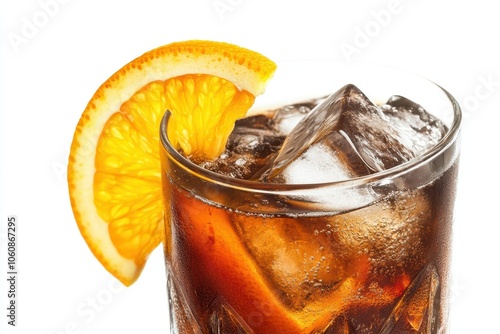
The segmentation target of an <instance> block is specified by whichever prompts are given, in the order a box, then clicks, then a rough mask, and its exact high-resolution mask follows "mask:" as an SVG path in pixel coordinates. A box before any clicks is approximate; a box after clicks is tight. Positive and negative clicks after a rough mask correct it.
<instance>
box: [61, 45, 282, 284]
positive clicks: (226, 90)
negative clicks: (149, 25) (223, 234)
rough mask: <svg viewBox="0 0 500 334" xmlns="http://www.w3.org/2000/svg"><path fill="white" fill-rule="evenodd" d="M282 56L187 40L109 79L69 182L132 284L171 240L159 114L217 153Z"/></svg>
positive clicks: (72, 159)
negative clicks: (165, 218)
mask: <svg viewBox="0 0 500 334" xmlns="http://www.w3.org/2000/svg"><path fill="white" fill-rule="evenodd" d="M275 69H276V65H275V64H274V63H273V62H272V61H270V60H269V59H267V58H266V57H264V56H262V55H261V54H259V53H256V52H254V51H251V50H247V49H244V48H241V47H238V46H235V45H231V44H227V43H221V42H211V41H185V42H178V43H172V44H169V45H166V46H162V47H159V48H157V49H154V50H152V51H150V52H147V53H145V54H144V55H142V56H140V57H138V58H136V59H135V60H133V61H132V62H130V63H128V64H127V65H125V66H124V67H123V68H121V69H120V70H119V71H117V72H116V73H115V74H113V75H112V76H111V77H110V78H109V79H108V80H106V81H105V82H104V83H103V84H102V85H101V86H100V87H99V89H98V90H97V91H96V92H95V94H94V96H93V97H92V99H91V100H90V102H89V103H88V105H87V107H86V109H85V110H84V112H83V114H82V116H81V118H80V121H79V122H78V125H77V127H76V130H75V133H74V138H73V142H72V145H71V151H70V156H69V164H68V187H69V194H70V200H71V205H72V208H73V213H74V216H75V219H76V222H77V224H78V227H79V229H80V232H81V234H82V236H83V238H84V239H85V241H86V242H87V244H88V246H89V248H90V249H91V251H92V252H93V254H94V255H95V256H96V257H97V259H98V260H99V261H100V262H101V263H102V265H103V266H104V267H105V268H106V269H107V270H108V271H109V272H111V273H112V274H113V275H114V276H115V277H117V278H118V279H119V280H120V281H121V282H122V283H123V284H125V285H130V284H132V283H133V282H134V281H135V280H136V279H137V278H138V276H139V275H140V273H141V271H142V269H143V267H144V265H145V263H146V260H147V257H148V255H149V254H150V253H151V252H152V250H153V249H155V248H156V247H157V246H158V245H159V243H160V242H161V240H162V235H163V224H162V199H161V181H160V162H159V152H158V146H159V133H158V132H159V122H160V119H161V117H162V115H163V114H164V112H165V111H166V110H170V111H171V112H172V118H171V120H170V121H169V129H168V134H169V138H170V139H171V140H172V142H173V143H174V144H175V145H176V147H177V148H178V149H179V150H180V151H183V152H184V153H185V154H187V155H190V156H192V157H194V158H196V159H212V158H214V157H216V156H217V155H218V154H220V153H221V152H222V150H223V149H224V146H225V143H226V140H227V137H228V136H229V133H230V132H231V130H232V128H233V126H234V121H235V120H236V119H237V118H239V117H241V116H243V115H244V114H245V113H246V112H247V110H248V109H249V108H250V106H251V105H252V104H253V102H254V98H255V96H258V95H260V94H262V93H263V92H264V89H265V87H266V83H267V81H268V80H269V79H270V78H271V76H272V74H273V73H274V71H275Z"/></svg>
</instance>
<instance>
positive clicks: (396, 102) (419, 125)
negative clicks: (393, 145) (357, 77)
mask: <svg viewBox="0 0 500 334" xmlns="http://www.w3.org/2000/svg"><path fill="white" fill-rule="evenodd" d="M381 109H382V112H383V113H384V114H385V115H386V116H387V117H388V118H389V122H390V123H391V124H392V125H393V126H394V127H395V128H396V129H397V130H398V132H399V139H400V141H401V142H402V143H403V144H404V145H405V146H406V147H408V148H410V150H411V151H412V152H413V155H414V156H419V155H422V154H423V153H425V152H426V151H427V150H429V149H430V148H432V147H434V146H436V144H437V143H438V142H439V141H440V140H441V138H443V136H444V135H445V133H446V131H447V129H446V127H445V126H444V124H443V123H442V122H441V121H440V120H438V119H437V118H435V117H434V116H432V115H431V114H429V113H427V112H426V111H425V109H424V108H423V107H422V106H421V105H419V104H417V103H415V102H413V101H411V100H409V99H407V98H405V97H402V96H398V95H394V96H391V97H390V98H389V100H388V101H387V102H386V104H384V105H383V106H382V107H381Z"/></svg>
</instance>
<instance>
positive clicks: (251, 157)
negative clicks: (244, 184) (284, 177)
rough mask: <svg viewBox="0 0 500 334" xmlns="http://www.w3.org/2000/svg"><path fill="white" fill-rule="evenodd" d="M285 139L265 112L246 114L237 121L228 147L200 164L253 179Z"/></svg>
mask: <svg viewBox="0 0 500 334" xmlns="http://www.w3.org/2000/svg"><path fill="white" fill-rule="evenodd" d="M284 139H285V136H283V135H281V134H280V133H279V132H278V131H277V130H276V129H275V123H274V122H273V120H272V119H271V118H269V117H267V116H265V115H255V116H250V117H246V118H243V119H241V120H238V121H237V122H236V124H235V128H234V130H233V132H232V133H231V135H230V136H229V139H228V143H227V145H226V150H225V151H224V152H223V153H222V154H221V155H220V156H219V157H218V158H217V159H215V160H213V161H206V162H203V163H202V164H201V166H202V167H203V168H206V169H208V170H211V171H214V172H217V173H219V174H223V175H226V176H230V177H234V178H239V179H250V178H251V176H252V175H254V174H255V173H257V172H258V171H259V170H260V169H262V167H263V166H264V165H265V164H267V163H268V160H269V159H270V158H271V157H272V156H273V154H275V153H276V152H277V151H278V150H279V148H280V147H281V145H282V144H283V141H284Z"/></svg>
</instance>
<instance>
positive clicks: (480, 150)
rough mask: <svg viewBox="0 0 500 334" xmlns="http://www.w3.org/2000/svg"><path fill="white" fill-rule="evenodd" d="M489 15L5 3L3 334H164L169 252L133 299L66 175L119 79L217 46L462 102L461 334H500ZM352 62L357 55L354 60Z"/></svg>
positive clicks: (447, 8)
mask: <svg viewBox="0 0 500 334" xmlns="http://www.w3.org/2000/svg"><path fill="white" fill-rule="evenodd" d="M47 4H51V5H47ZM492 4H493V2H492V1H487V0H476V1H467V2H466V1H463V2H459V1H450V0H446V1H440V2H438V1H431V0H419V1H416V0H415V1H410V0H399V1H397V0H371V1H332V0H329V1H314V0H312V1H304V0H301V1H286V2H285V1H274V2H273V1H269V0H175V1H170V0H140V1H137V0H134V1H127V2H125V1H106V2H105V1H97V0H85V1H83V0H64V1H63V0H40V1H37V0H23V1H5V0H3V1H1V4H0V16H1V17H0V25H1V30H0V43H1V45H0V52H1V53H0V64H1V65H0V66H1V69H0V78H1V86H0V136H1V138H0V145H1V150H0V152H1V158H0V161H1V165H0V166H1V167H0V170H1V180H0V181H1V183H0V187H1V201H0V205H1V211H0V219H1V220H2V225H1V227H2V229H1V230H0V231H1V234H0V237H1V238H0V240H1V243H2V244H1V248H0V254H1V256H0V268H1V269H2V274H1V275H0V282H1V286H0V289H1V290H0V310H1V311H0V322H1V326H2V329H1V330H0V331H1V332H2V333H5V332H6V331H5V329H7V333H30V334H35V333H40V334H56V333H57V334H60V333H66V334H69V333H96V334H97V333H121V332H123V333H134V332H136V333H137V332H141V333H167V332H168V311H167V296H166V289H165V274H164V264H163V260H162V254H161V249H157V251H155V252H154V253H153V254H152V256H151V257H150V260H149V262H148V264H147V266H146V268H145V270H144V272H143V274H142V276H141V278H140V279H139V281H138V282H137V283H136V284H134V285H133V286H132V287H130V288H123V287H121V286H120V285H119V284H117V283H116V281H115V280H114V279H113V278H112V277H111V276H110V275H109V274H108V273H107V272H106V271H105V270H104V269H102V268H101V266H100V264H99V263H98V262H97V261H96V260H95V259H94V257H93V256H92V255H91V253H90V251H89V250H88V249H87V246H86V244H85V243H84V241H83V239H82V238H81V236H80V234H79V232H78V229H77V227H76V224H75V222H74V219H73V215H72V212H71V209H70V205H69V200H68V195H67V185H66V181H65V178H66V175H65V166H66V163H67V156H68V149H69V145H70V142H71V139H72V134H73V130H74V127H75V125H76V123H77V121H78V119H79V117H80V115H81V112H82V111H83V109H84V107H85V105H86V103H87V102H88V100H89V99H90V97H91V96H92V94H93V93H94V91H95V90H96V89H97V87H98V86H99V85H100V84H101V83H102V82H103V81H104V80H106V79H107V78H108V77H109V76H110V75H111V74H112V73H113V72H115V71H116V70H117V69H119V68H120V67H121V66H122V65H124V64H125V63H127V62H129V61H130V60H132V59H133V58H135V57H137V56H138V55H140V54H142V53H144V52H145V51H147V50H150V49H152V48H154V47H157V46H160V45H163V44H166V43H169V42H173V41H178V40H184V39H212V40H221V41H227V42H232V43H236V44H239V45H241V46H245V47H247V48H250V49H254V50H257V51H259V52H261V53H263V54H265V55H267V56H268V57H270V58H271V59H273V60H275V61H283V60H304V59H326V58H333V59H338V60H350V61H364V62H370V63H378V64H387V65H390V66H393V67H397V68H402V69H406V70H410V71H413V72H415V73H418V74H421V75H423V76H425V77H428V78H429V79H431V80H433V81H435V82H437V83H439V84H440V85H442V86H444V87H445V88H447V89H448V90H449V91H450V92H451V93H452V94H453V95H454V96H455V97H456V98H457V100H458V101H459V102H460V103H461V104H462V108H463V111H464V116H465V117H464V124H463V132H462V135H463V148H462V161H461V162H462V163H461V173H460V182H459V194H458V200H457V208H456V222H455V239H454V258H453V273H454V277H453V285H452V301H451V326H452V327H451V329H452V330H451V333H453V334H456V333H500V330H499V329H498V328H499V327H498V321H499V320H498V317H499V314H500V289H498V282H499V280H498V276H497V273H498V270H497V268H498V265H499V263H500V261H499V259H498V257H499V255H500V242H499V238H500V226H499V223H500V221H499V218H498V216H497V214H496V211H497V209H498V199H499V198H500V197H499V195H498V191H497V189H498V188H499V187H500V182H499V178H498V176H497V175H496V174H497V168H496V162H497V161H498V159H496V158H495V156H496V155H497V154H498V153H497V152H498V144H499V140H498V137H497V136H498V132H499V127H498V124H499V122H500V117H499V113H500V110H499V102H500V68H499V65H498V64H499V60H500V50H499V47H498V45H499V42H498V41H499V37H498V33H499V32H500V23H499V22H500V20H499V19H498V11H497V9H496V7H493V5H492ZM387 13H389V15H387ZM30 25H33V26H32V27H31V29H30V28H29V26H30ZM33 27H34V28H35V29H33ZM362 34H365V35H366V36H367V37H365V38H364V39H363V38H362V37H360V36H361V35H362ZM349 47H350V51H351V53H346V52H345V50H346V49H347V48H349ZM343 49H344V52H343V51H342V50H343ZM354 51H355V52H354ZM348 58H349V59H348ZM12 214H14V215H17V216H18V219H19V243H18V247H19V256H18V260H19V281H18V293H19V297H18V319H17V321H18V322H17V324H18V326H17V327H15V328H12V327H11V326H7V325H6V323H7V318H6V316H5V314H6V313H7V311H6V305H7V304H6V302H7V301H6V294H7V290H6V289H7V288H6V284H5V283H6V279H5V278H4V276H6V274H5V273H6V267H5V263H6V262H7V260H6V258H7V256H6V244H5V241H6V240H5V238H6V235H5V225H6V218H7V216H8V215H12Z"/></svg>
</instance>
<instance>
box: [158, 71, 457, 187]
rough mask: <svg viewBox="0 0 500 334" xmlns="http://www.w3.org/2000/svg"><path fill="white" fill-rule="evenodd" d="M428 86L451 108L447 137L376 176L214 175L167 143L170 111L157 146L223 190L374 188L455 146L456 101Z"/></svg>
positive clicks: (450, 96) (165, 118) (441, 88)
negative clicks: (299, 180)
mask: <svg viewBox="0 0 500 334" xmlns="http://www.w3.org/2000/svg"><path fill="white" fill-rule="evenodd" d="M427 81H428V82H429V83H431V84H432V85H434V86H435V87H436V88H437V89H439V90H441V92H442V93H444V95H445V96H446V97H447V98H448V100H449V102H450V105H451V107H452V109H453V121H452V123H451V125H450V127H449V129H448V131H447V132H446V134H445V135H444V136H443V138H441V140H440V141H439V142H438V143H437V144H436V145H435V146H434V147H432V148H431V149H430V150H428V151H427V152H425V153H424V154H422V155H420V156H418V157H416V158H414V159H411V160H410V161H407V162H405V163H402V164H400V165H398V166H395V167H392V168H390V169H387V170H384V171H380V172H376V173H373V174H369V175H365V176H359V177H354V178H351V179H347V180H341V181H333V182H323V183H303V184H282V183H264V182H259V181H251V180H244V179H238V178H233V177H230V176H226V175H222V174H218V173H216V172H213V171H210V170H208V169H205V168H203V167H201V166H198V165H197V164H195V163H193V162H192V161H190V160H189V159H187V158H186V157H184V156H183V155H182V154H180V153H179V152H178V151H177V150H176V149H175V148H174V147H173V146H172V145H171V144H170V141H169V140H168V135H167V126H168V119H169V117H170V115H171V113H170V111H169V110H167V111H166V112H165V114H164V115H163V117H162V119H161V122H160V129H159V131H160V142H161V145H162V147H163V149H165V150H166V152H167V153H168V154H169V156H170V157H171V158H172V160H173V161H174V162H175V163H176V164H177V165H178V166H180V167H181V168H183V169H184V170H185V171H187V172H188V173H189V174H191V175H193V176H196V177H198V178H200V179H203V180H205V181H208V182H211V183H214V184H217V185H219V186H225V187H230V188H235V189H245V190H250V191H253V192H263V193H277V192H282V191H285V192H287V191H296V190H308V189H320V188H324V187H328V188H330V187H334V188H352V187H358V186H361V185H367V184H373V183H376V182H382V181H384V180H389V179H393V178H395V177H397V176H399V175H402V174H404V173H406V172H409V171H411V170H414V169H417V168H418V167H419V166H421V165H423V164H425V163H426V162H429V161H431V160H432V159H433V158H435V157H437V156H439V154H440V153H442V152H445V151H446V150H447V148H449V147H450V146H451V145H452V144H453V143H455V142H456V140H457V138H458V135H459V133H460V129H461V124H462V112H461V109H460V105H459V104H458V102H457V101H456V99H455V98H454V97H453V96H452V95H451V94H450V93H449V92H448V91H447V90H446V89H444V88H443V87H441V86H440V85H438V84H436V83H435V82H433V81H430V80H427Z"/></svg>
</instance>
